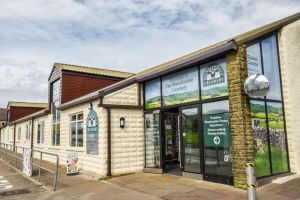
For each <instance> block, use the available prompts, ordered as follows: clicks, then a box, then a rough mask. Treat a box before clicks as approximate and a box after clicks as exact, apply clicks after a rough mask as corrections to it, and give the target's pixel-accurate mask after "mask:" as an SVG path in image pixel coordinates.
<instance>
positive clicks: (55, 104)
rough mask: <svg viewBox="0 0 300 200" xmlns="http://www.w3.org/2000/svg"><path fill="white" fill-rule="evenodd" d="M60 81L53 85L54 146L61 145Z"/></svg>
mask: <svg viewBox="0 0 300 200" xmlns="http://www.w3.org/2000/svg"><path fill="white" fill-rule="evenodd" d="M60 87H61V86H60V80H58V81H55V82H54V83H53V84H52V115H53V119H52V145H53V146H59V145H60V110H59V109H57V107H58V106H59V105H60Z"/></svg>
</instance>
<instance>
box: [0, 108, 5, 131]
mask: <svg viewBox="0 0 300 200" xmlns="http://www.w3.org/2000/svg"><path fill="white" fill-rule="evenodd" d="M6 121H7V110H6V109H5V108H0V128H1V127H3V126H5V124H6Z"/></svg>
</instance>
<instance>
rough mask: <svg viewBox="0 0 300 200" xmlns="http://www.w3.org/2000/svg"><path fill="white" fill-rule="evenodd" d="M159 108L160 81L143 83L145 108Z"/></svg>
mask: <svg viewBox="0 0 300 200" xmlns="http://www.w3.org/2000/svg"><path fill="white" fill-rule="evenodd" d="M160 106H161V92H160V79H159V78H158V79H154V80H152V81H149V82H146V83H145V108H146V109H152V108H159V107H160Z"/></svg>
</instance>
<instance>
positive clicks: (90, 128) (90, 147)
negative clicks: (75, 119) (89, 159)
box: [86, 103, 99, 155]
mask: <svg viewBox="0 0 300 200" xmlns="http://www.w3.org/2000/svg"><path fill="white" fill-rule="evenodd" d="M89 110H90V111H89V114H88V116H87V121H86V133H87V134H86V137H87V138H86V153H87V154H91V155H98V128H99V121H98V116H97V113H96V112H95V111H94V109H93V104H92V103H90V108H89Z"/></svg>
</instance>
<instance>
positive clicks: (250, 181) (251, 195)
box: [245, 163, 256, 200]
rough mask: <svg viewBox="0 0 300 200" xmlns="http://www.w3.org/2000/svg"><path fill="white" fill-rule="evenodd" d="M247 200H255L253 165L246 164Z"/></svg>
mask: <svg viewBox="0 0 300 200" xmlns="http://www.w3.org/2000/svg"><path fill="white" fill-rule="evenodd" d="M245 166H246V175H247V193H248V200H255V199H256V178H255V171H254V164H253V163H246V164H245Z"/></svg>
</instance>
